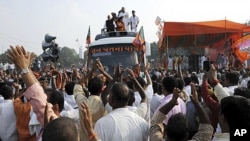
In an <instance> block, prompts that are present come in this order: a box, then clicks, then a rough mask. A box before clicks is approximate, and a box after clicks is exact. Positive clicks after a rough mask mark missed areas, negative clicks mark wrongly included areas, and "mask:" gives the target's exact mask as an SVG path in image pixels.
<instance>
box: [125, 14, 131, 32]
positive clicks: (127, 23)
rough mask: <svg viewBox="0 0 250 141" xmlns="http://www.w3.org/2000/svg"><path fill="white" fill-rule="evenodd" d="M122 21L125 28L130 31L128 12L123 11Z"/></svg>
mask: <svg viewBox="0 0 250 141" xmlns="http://www.w3.org/2000/svg"><path fill="white" fill-rule="evenodd" d="M123 23H124V26H125V30H126V31H127V32H129V31H130V29H129V24H130V19H129V14H128V13H127V12H126V13H125V16H124V17H123Z"/></svg>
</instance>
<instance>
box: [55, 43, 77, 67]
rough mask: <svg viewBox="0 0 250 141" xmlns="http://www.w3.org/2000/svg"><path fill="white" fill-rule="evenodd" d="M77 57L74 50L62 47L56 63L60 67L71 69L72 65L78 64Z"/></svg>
mask: <svg viewBox="0 0 250 141" xmlns="http://www.w3.org/2000/svg"><path fill="white" fill-rule="evenodd" d="M78 62H79V57H78V54H77V53H76V51H75V50H74V49H71V48H69V47H63V48H62V49H61V52H60V56H59V60H58V63H60V65H61V66H62V67H71V66H72V65H73V64H78Z"/></svg>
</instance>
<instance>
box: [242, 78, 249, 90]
mask: <svg viewBox="0 0 250 141" xmlns="http://www.w3.org/2000/svg"><path fill="white" fill-rule="evenodd" d="M248 81H249V77H247V78H243V79H242V80H241V83H240V86H241V87H244V88H247V83H248Z"/></svg>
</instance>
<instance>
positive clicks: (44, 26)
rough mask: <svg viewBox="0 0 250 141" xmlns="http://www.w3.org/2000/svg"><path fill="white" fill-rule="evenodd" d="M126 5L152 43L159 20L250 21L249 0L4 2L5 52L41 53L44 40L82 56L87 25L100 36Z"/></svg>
mask: <svg viewBox="0 0 250 141" xmlns="http://www.w3.org/2000/svg"><path fill="white" fill-rule="evenodd" d="M122 6H124V7H125V10H126V11H127V12H128V13H129V15H130V16H131V11H132V10H135V11H136V15H138V16H139V18H140V23H139V27H140V26H143V27H144V34H145V38H146V40H147V41H148V42H153V41H157V40H158V39H157V36H156V32H157V26H156V25H155V23H154V21H155V18H156V16H159V17H161V18H162V19H163V20H165V21H183V22H189V21H209V20H221V19H225V17H226V19H228V20H231V21H234V22H239V23H245V22H246V21H247V20H249V19H250V15H249V13H250V8H249V1H247V0H237V1H236V0H0V49H1V50H0V53H2V52H3V51H5V50H6V49H8V48H9V45H10V44H11V45H16V44H21V45H24V46H25V47H26V48H28V50H29V51H32V52H35V53H37V54H40V53H42V51H43V50H42V47H41V43H42V40H44V35H45V34H46V33H50V34H52V35H55V36H56V37H57V39H56V42H57V43H59V46H61V47H63V46H68V47H71V48H74V49H76V51H77V52H78V43H77V42H76V39H77V38H78V39H79V43H80V45H84V44H85V42H86V36H87V31H88V26H89V25H90V27H91V40H92V41H93V39H94V38H95V35H96V34H98V33H100V31H101V28H102V27H103V25H104V22H105V20H106V17H107V15H108V14H110V13H111V12H116V13H117V12H118V11H119V10H120V9H121V7H122Z"/></svg>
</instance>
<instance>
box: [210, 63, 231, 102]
mask: <svg viewBox="0 0 250 141" xmlns="http://www.w3.org/2000/svg"><path fill="white" fill-rule="evenodd" d="M207 77H208V79H209V80H210V84H211V86H212V87H213V88H214V91H215V94H216V96H217V98H218V100H219V102H220V101H221V100H222V99H223V98H225V97H227V96H230V95H229V93H228V92H227V91H226V90H225V89H224V88H223V87H222V85H221V84H220V83H219V80H218V78H217V71H216V69H215V67H214V65H213V64H210V69H209V71H208V73H207Z"/></svg>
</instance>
